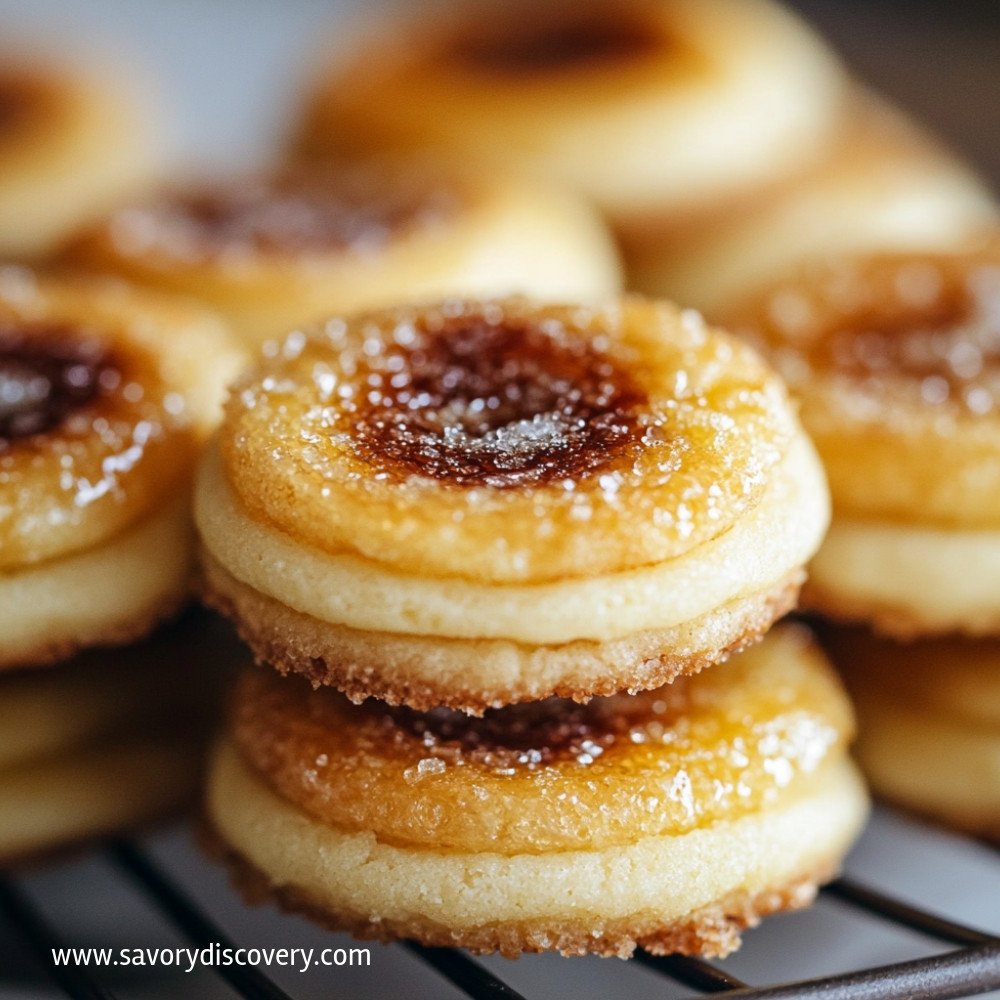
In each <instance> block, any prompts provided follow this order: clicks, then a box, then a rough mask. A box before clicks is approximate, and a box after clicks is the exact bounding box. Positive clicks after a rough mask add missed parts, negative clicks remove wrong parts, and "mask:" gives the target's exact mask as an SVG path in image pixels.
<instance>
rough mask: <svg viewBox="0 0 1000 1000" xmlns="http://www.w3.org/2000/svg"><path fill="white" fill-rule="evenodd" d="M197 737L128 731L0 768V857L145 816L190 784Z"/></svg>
mask: <svg viewBox="0 0 1000 1000" xmlns="http://www.w3.org/2000/svg"><path fill="white" fill-rule="evenodd" d="M201 752H202V741H201V740H197V739H193V738H192V737H191V735H190V734H189V733H184V734H182V735H181V738H177V737H173V736H172V737H162V738H150V737H130V738H128V739H122V740H119V741H113V742H109V743H105V744H102V745H99V746H97V747H91V748H88V749H82V750H76V751H68V752H66V753H64V754H63V755H62V756H60V757H56V758H50V759H44V760H41V761H34V762H32V763H28V764H18V765H14V766H12V767H5V768H3V769H0V860H3V861H6V860H11V859H17V858H20V857H25V856H31V855H36V854H40V853H44V852H46V851H48V850H51V849H54V848H57V847H61V846H64V845H67V844H70V843H73V842H75V841H78V840H86V839H88V838H91V837H97V836H100V835H103V834H108V833H112V832H115V831H117V830H121V829H124V828H126V827H129V826H132V825H134V824H138V823H144V822H148V821H150V820H152V819H155V818H157V817H159V816H161V815H165V814H167V813H169V812H171V811H173V810H175V809H177V808H179V807H181V806H182V805H184V804H185V802H187V801H188V800H190V799H191V798H192V796H193V795H194V793H195V790H196V789H197V785H198V778H199V777H200V771H201V763H200V758H201Z"/></svg>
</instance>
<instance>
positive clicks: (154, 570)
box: [0, 492, 194, 668]
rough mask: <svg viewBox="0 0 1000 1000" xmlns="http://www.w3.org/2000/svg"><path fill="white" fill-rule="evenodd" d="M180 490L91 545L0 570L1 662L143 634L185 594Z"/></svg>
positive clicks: (188, 535) (188, 545)
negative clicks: (115, 533)
mask: <svg viewBox="0 0 1000 1000" xmlns="http://www.w3.org/2000/svg"><path fill="white" fill-rule="evenodd" d="M188 505H189V500H188V495H187V493H186V492H185V494H184V496H183V497H181V498H179V499H177V500H175V501H172V502H171V503H170V504H168V505H167V506H166V507H165V508H164V509H163V510H161V511H159V512H157V513H155V514H153V515H152V516H151V517H148V518H146V519H144V520H143V521H141V522H140V523H139V524H137V525H135V526H134V527H132V528H130V529H128V530H127V531H124V532H122V533H121V534H120V535H118V536H117V537H115V538H113V539H111V541H109V542H108V543H106V544H104V545H101V546H98V547H97V548H93V549H88V550H86V551H84V552H80V553H76V554H74V555H71V556H66V557H64V558H61V559H53V560H50V561H48V562H44V563H40V564H39V565H37V566H31V567H28V568H26V569H20V570H15V571H13V572H11V573H0V668H4V667H12V666H22V665H28V664H36V663H48V662H51V661H53V660H58V659H60V658H62V657H64V656H68V655H69V654H70V653H72V652H74V651H75V650H78V649H82V648H85V647H88V646H93V645H112V644H114V645H117V644H121V643H125V642H129V641H131V640H132V639H135V638H137V637H139V636H140V635H143V634H144V633H146V632H148V631H149V630H150V629H151V628H152V627H153V625H155V624H156V623H157V622H158V621H160V620H161V619H163V618H165V617H167V616H168V615H170V614H172V613H173V612H174V611H175V610H176V609H177V608H178V607H179V606H180V604H181V603H182V602H183V601H184V600H185V599H186V598H187V596H188V594H189V592H190V586H191V575H192V564H193V553H194V532H193V529H192V525H191V515H190V513H189V507H188Z"/></svg>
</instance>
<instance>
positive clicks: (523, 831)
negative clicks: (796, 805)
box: [233, 627, 853, 854]
mask: <svg viewBox="0 0 1000 1000" xmlns="http://www.w3.org/2000/svg"><path fill="white" fill-rule="evenodd" d="M852 726H853V722H852V716H851V711H850V706H849V704H848V702H847V700H846V698H845V696H844V694H843V692H842V691H841V689H840V687H839V686H838V684H837V682H836V679H835V677H834V676H833V674H832V672H831V671H830V670H829V668H828V667H827V665H826V663H825V661H824V660H823V658H822V656H821V655H820V654H819V653H818V651H817V649H816V648H815V647H814V645H813V644H812V642H811V640H810V639H809V637H808V634H807V633H805V632H804V631H801V630H799V629H797V628H793V627H784V628H782V629H779V630H778V631H777V632H774V633H772V634H771V636H769V637H768V638H767V639H765V640H764V642H763V643H762V644H761V645H760V646H758V647H755V648H754V649H752V650H750V651H749V652H746V653H742V654H740V655H739V656H737V657H735V658H734V659H733V660H731V661H730V662H729V663H727V664H725V665H722V666H717V667H715V668H713V669H712V670H708V671H706V672H704V673H702V674H698V675H696V676H694V677H685V678H681V679H679V680H677V681H675V682H674V683H673V684H670V685H668V686H667V687H665V688H661V689H659V690H656V691H651V692H646V693H644V694H640V695H633V696H629V695H617V696H614V697H611V698H602V699H594V700H593V701H591V702H590V703H589V704H588V705H577V704H574V703H572V702H565V701H559V700H550V701H546V702H540V703H536V704H532V705H523V706H513V707H510V708H503V709H495V710H491V711H490V712H488V713H487V714H486V716H485V717H484V718H482V719H474V718H470V717H467V716H462V715H458V714H456V713H453V712H448V711H446V710H436V711H434V712H431V713H428V714H426V715H421V714H418V713H415V712H412V711H408V710H401V709H391V708H388V707H386V706H385V705H383V704H382V703H380V702H375V701H369V702H366V703H365V704H363V705H361V706H357V705H352V704H351V703H350V702H348V701H347V700H346V699H345V698H344V697H343V696H342V695H340V694H338V693H336V692H334V691H331V690H329V689H321V690H316V691H314V690H312V689H311V688H310V687H309V686H308V684H306V683H304V682H302V681H300V680H299V679H298V678H292V677H289V678H281V677H279V676H277V675H276V674H275V672H274V671H271V670H257V669H254V670H251V671H248V672H247V673H246V674H245V675H244V677H243V678H242V680H241V683H240V687H239V690H238V693H237V697H236V702H235V718H234V722H233V727H234V731H235V737H236V740H237V743H238V745H239V747H240V750H241V752H242V754H243V756H244V758H245V759H246V760H247V761H248V763H249V764H250V765H251V766H252V767H253V768H254V769H255V771H256V772H257V773H259V774H260V775H261V776H262V777H263V778H264V780H266V781H267V782H268V784H269V785H270V786H271V787H272V788H273V789H274V790H275V791H276V792H278V793H279V794H281V795H282V796H284V797H285V798H286V799H288V800H289V801H291V802H293V803H294V804H295V805H297V806H299V807H300V808H302V809H303V810H305V811H306V812H307V813H309V814H310V815H312V816H314V817H316V818H317V819H320V820H322V821H323V822H324V823H328V824H329V825H331V826H333V827H336V828H338V829H342V830H348V831H371V832H372V833H374V834H375V836H376V837H377V838H378V839H379V840H380V841H383V842H385V843H390V844H398V845H417V846H423V847H427V848H433V849H435V850H461V851H480V850H482V851H500V852H502V853H506V854H514V853H522V852H528V853H535V852H543V851H558V850H576V849H600V848H604V847H609V846H613V845H618V844H625V843H631V842H634V841H635V840H637V839H639V838H642V837H648V836H656V835H670V834H680V833H683V832H685V831H688V830H693V829H696V828H698V827H703V826H707V825H709V824H711V823H714V822H717V821H719V820H724V819H733V818H736V817H738V816H741V815H745V814H747V813H752V812H755V811H759V810H762V809H766V808H767V807H768V805H769V804H771V803H774V802H776V801H777V800H778V799H779V798H780V797H784V796H790V795H795V794H797V792H796V789H800V788H802V789H804V788H808V787H810V782H811V781H812V780H813V778H814V776H815V775H817V774H818V773H821V771H822V768H823V766H824V765H825V764H827V763H830V762H831V761H834V760H836V759H839V756H840V754H841V753H842V751H843V748H844V746H845V744H846V742H847V741H848V740H849V738H850V736H851V732H852Z"/></svg>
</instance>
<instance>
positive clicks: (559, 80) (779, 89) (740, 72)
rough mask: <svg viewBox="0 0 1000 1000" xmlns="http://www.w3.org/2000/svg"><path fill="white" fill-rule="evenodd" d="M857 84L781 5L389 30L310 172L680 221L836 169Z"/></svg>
mask: <svg viewBox="0 0 1000 1000" xmlns="http://www.w3.org/2000/svg"><path fill="white" fill-rule="evenodd" d="M844 92H845V86H844V75H843V72H842V70H841V68H840V66H839V64H838V63H837V61H836V59H835V58H834V57H833V56H832V55H831V53H830V52H829V50H828V49H827V48H826V47H825V46H824V45H823V43H822V42H821V41H820V40H819V39H818V38H817V37H816V36H815V35H814V34H813V33H812V32H811V31H810V30H809V29H808V27H806V26H805V25H804V24H803V23H802V22H801V21H799V20H798V19H796V18H795V17H794V15H792V14H791V13H790V12H788V11H786V10H784V9H783V8H781V7H780V6H778V5H777V4H774V3H771V2H770V0H742V2H740V3H732V2H731V0H626V2H619V3H614V4H611V3H605V2H601V0H583V2H579V0H561V2H553V3H546V4H537V3H530V2H521V3H520V4H511V3H493V4H485V5H482V4H481V5H477V7H476V8H475V11H474V14H473V13H466V14H465V15H462V14H456V12H455V10H449V11H447V16H446V17H444V16H441V13H440V12H439V13H438V15H437V16H435V15H434V14H433V13H429V12H428V11H427V10H426V9H425V10H423V11H421V14H420V16H417V17H413V18H400V19H398V22H397V23H389V24H385V23H380V24H378V25H377V26H376V27H375V30H369V31H367V32H364V33H362V34H361V37H359V38H358V39H357V40H356V41H355V43H354V47H353V54H352V55H351V56H350V57H349V58H348V59H347V60H346V61H337V62H336V63H335V65H334V66H333V67H332V68H331V69H330V70H329V72H328V73H327V75H326V77H325V79H322V80H321V81H320V82H319V83H318V86H317V88H316V91H315V93H314V95H313V97H312V98H311V101H310V104H309V107H308V109H307V112H306V115H305V118H304V121H303V124H302V126H301V127H300V132H299V137H298V140H297V146H298V152H299V154H300V155H304V156H307V157H313V158H317V157H318V158H323V157H324V156H328V155H331V154H332V155H337V156H344V155H355V156H357V155H361V156H367V155H376V156H385V155H389V156H399V155H405V156H410V157H414V156H416V157H422V158H426V159H427V160H429V161H430V162H432V163H444V164H448V163H452V162H459V163H464V164H469V165H470V166H471V167H473V168H474V169H479V170H481V171H484V172H487V173H495V172H503V173H505V174H508V173H512V172H520V173H523V174H528V175H530V176H534V177H539V178H542V179H544V180H547V181H551V182H553V183H556V184H558V185H561V186H563V187H566V188H569V189H572V190H574V191H577V192H580V193H582V194H584V195H586V196H587V197H588V198H590V199H591V200H592V201H593V202H594V203H595V204H596V205H598V206H599V207H600V208H601V209H602V210H603V211H604V212H605V213H606V214H607V216H608V217H609V218H610V219H612V220H613V221H615V222H616V223H618V222H626V221H629V220H633V219H635V218H638V219H640V220H642V219H646V218H648V217H649V215H650V213H663V214H664V215H668V216H669V215H673V214H675V213H677V212H685V211H688V210H691V209H692V208H694V207H696V206H698V207H703V206H705V205H709V204H712V203H714V202H717V201H718V200H720V199H722V198H726V197H730V196H732V195H734V194H736V193H738V192H743V191H748V190H752V189H754V188H757V187H759V186H760V185H763V184H768V183H772V182H773V181H774V180H776V179H777V178H779V177H782V176H787V175H791V174H794V173H795V172H796V171H797V170H799V169H801V168H802V166H803V165H804V164H805V163H807V162H809V161H810V160H812V159H813V158H815V157H816V156H818V155H821V152H822V149H823V148H824V146H825V144H826V143H827V141H828V139H829V136H830V133H831V132H832V131H833V129H834V124H835V122H836V121H837V119H838V117H839V113H840V108H841V104H842V101H843V96H844Z"/></svg>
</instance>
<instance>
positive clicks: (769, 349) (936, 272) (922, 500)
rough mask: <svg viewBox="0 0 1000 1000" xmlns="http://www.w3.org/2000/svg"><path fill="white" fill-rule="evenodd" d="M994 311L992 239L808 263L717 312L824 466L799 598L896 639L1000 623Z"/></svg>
mask: <svg viewBox="0 0 1000 1000" xmlns="http://www.w3.org/2000/svg"><path fill="white" fill-rule="evenodd" d="M998 317H1000V252H997V250H996V249H995V248H993V249H982V250H979V251H975V252H973V251H969V252H963V253H953V254H890V255H877V256H873V257H868V258H861V259H844V260H837V261H828V262H824V263H822V264H816V265H813V266H810V267H807V268H805V269H803V270H802V271H801V272H800V273H798V274H796V275H795V276H794V277H792V278H789V279H788V280H786V281H783V282H780V283H778V284H777V285H774V286H771V287H769V288H768V289H766V290H765V291H762V292H760V293H759V294H757V295H755V296H753V297H751V298H750V299H749V300H748V301H746V302H744V303H743V304H742V305H741V306H738V307H736V308H735V309H734V310H733V311H732V312H731V314H730V315H729V316H728V322H729V324H730V328H731V329H733V330H734V331H735V332H736V333H743V334H746V335H747V336H748V337H750V338H751V342H752V343H754V344H755V345H757V346H759V347H761V348H762V349H763V350H764V351H765V353H767V354H768V355H769V356H770V358H771V360H772V361H773V362H774V363H775V366H776V367H777V368H778V370H779V371H780V372H781V373H782V374H783V375H784V376H785V378H786V379H787V381H788V383H789V386H790V388H791V391H792V394H793V395H795V396H797V397H798V398H799V399H800V400H801V404H802V420H803V423H804V424H805V426H806V429H807V430H808V431H809V433H810V434H811V436H812V438H813V440H814V441H815V442H816V446H817V448H818V450H819V453H820V455H821V457H822V458H823V461H824V464H825V466H826V470H827V475H828V477H829V480H830V490H831V493H832V495H833V507H834V517H833V525H832V527H831V529H830V533H829V535H828V536H827V538H826V541H825V542H824V544H823V547H822V548H821V549H820V551H819V553H818V555H817V556H816V558H815V559H814V560H813V562H812V564H811V566H810V578H809V585H808V591H807V597H806V600H807V602H808V603H809V604H810V605H811V606H813V607H815V608H816V609H818V610H820V611H822V612H824V613H825V614H828V615H830V616H832V617H835V618H846V619H853V620H858V621H864V622H870V623H873V624H874V625H875V627H876V628H878V629H879V630H881V631H887V632H891V633H895V634H898V635H900V636H903V637H907V636H918V635H924V634H930V633H940V632H949V631H956V630H957V631H962V632H967V633H980V634H993V633H996V632H997V631H998V630H1000V503H998V501H1000V412H998V409H997V403H998V400H1000V318H998Z"/></svg>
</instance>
